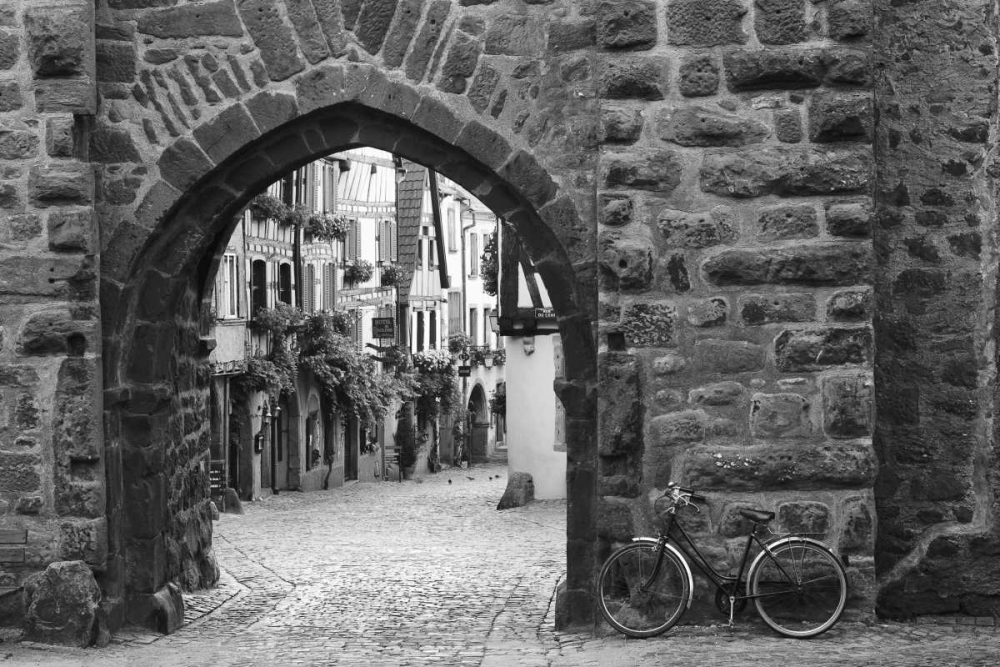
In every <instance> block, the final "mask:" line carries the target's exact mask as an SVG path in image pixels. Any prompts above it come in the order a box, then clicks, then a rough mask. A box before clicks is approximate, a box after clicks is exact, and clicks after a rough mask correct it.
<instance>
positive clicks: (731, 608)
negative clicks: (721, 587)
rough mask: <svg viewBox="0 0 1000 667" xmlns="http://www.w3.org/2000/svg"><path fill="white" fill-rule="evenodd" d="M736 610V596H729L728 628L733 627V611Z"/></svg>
mask: <svg viewBox="0 0 1000 667" xmlns="http://www.w3.org/2000/svg"><path fill="white" fill-rule="evenodd" d="M735 609H736V596H735V595H733V594H732V593H730V594H729V628H730V629H732V627H733V611H734V610H735Z"/></svg>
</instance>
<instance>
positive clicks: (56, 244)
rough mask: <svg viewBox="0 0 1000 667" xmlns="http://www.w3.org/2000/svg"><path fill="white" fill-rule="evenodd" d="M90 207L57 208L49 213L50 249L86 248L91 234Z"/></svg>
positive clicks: (91, 218)
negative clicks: (74, 208)
mask: <svg viewBox="0 0 1000 667" xmlns="http://www.w3.org/2000/svg"><path fill="white" fill-rule="evenodd" d="M92 220H93V215H92V213H91V211H90V209H81V210H66V209H59V210H55V211H53V212H51V213H49V218H48V235H49V248H51V249H52V250H87V249H89V248H90V242H91V239H92V236H93V222H92Z"/></svg>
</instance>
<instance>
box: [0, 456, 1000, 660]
mask: <svg viewBox="0 0 1000 667" xmlns="http://www.w3.org/2000/svg"><path fill="white" fill-rule="evenodd" d="M506 474H507V473H506V467H504V466H497V465H492V466H479V467H475V468H473V469H471V470H460V469H452V470H448V471H445V472H442V473H440V474H437V475H433V476H431V477H429V478H427V479H426V480H424V481H423V482H413V481H410V482H405V483H402V484H395V483H393V484H353V485H349V486H347V487H345V488H341V489H335V490H331V491H320V492H312V493H296V492H287V493H282V494H281V495H279V496H277V497H272V498H269V499H267V500H266V501H264V502H261V503H256V504H251V505H248V506H247V507H246V513H245V514H244V515H243V516H237V515H223V516H222V518H221V519H220V521H219V522H218V523H216V534H215V544H216V553H217V556H218V558H219V563H220V565H221V567H222V569H223V571H224V574H223V578H222V580H221V582H220V586H219V587H218V588H216V589H214V590H211V591H206V592H202V593H197V594H191V595H187V596H185V602H186V610H187V614H186V622H185V625H184V627H182V628H181V629H180V630H179V631H178V632H177V633H175V634H173V635H170V636H166V637H163V636H159V635H156V634H154V633H148V632H144V631H134V630H133V631H129V632H124V633H119V634H118V635H116V636H115V638H114V640H113V641H112V644H111V645H110V646H109V647H107V648H104V649H85V650H84V649H67V648H58V647H44V646H39V645H33V644H23V643H22V644H17V643H13V644H12V643H0V665H3V666H5V667H6V666H7V665H17V666H18V667H22V666H23V667H35V666H38V667H43V666H44V667H105V666H107V667H126V666H127V665H142V666H143V667H182V666H183V667H188V666H191V667H195V666H205V667H209V666H212V667H225V666H228V665H232V666H234V667H235V666H240V667H250V666H256V665H260V666H263V665H268V666H275V665H317V666H320V665H377V666H390V665H391V666H402V665H413V666H417V665H421V666H422V665H482V666H484V667H503V666H508V665H510V666H515V667H570V666H573V667H578V666H585V665H586V666H589V665H593V666H594V667H599V666H604V665H621V666H625V665H642V664H662V663H663V662H664V661H666V660H668V659H669V661H670V662H671V663H675V664H690V665H699V666H702V665H705V666H716V665H718V666H721V665H734V666H735V665H773V664H811V665H842V666H845V667H846V666H851V667H857V666H861V665H895V666H899V667H902V666H904V665H905V666H907V667H912V666H917V665H926V666H931V665H933V666H935V667H940V666H943V665H954V666H958V665H961V666H963V667H968V666H970V665H981V666H986V665H995V664H997V662H998V660H1000V632H998V631H997V629H996V627H995V626H993V625H992V624H991V625H989V626H975V625H956V624H954V623H951V624H947V623H945V622H943V621H942V620H941V619H938V620H937V621H935V622H933V623H926V622H924V623H913V624H900V623H879V624H877V625H875V626H871V627H869V626H863V625H859V624H853V623H843V624H841V625H839V626H837V627H835V628H834V629H833V630H832V631H830V632H829V633H827V634H825V635H823V636H821V637H819V638H816V639H814V640H807V641H797V640H791V639H783V638H780V637H777V636H775V635H773V634H771V633H770V632H768V631H767V630H766V629H764V628H763V627H762V626H761V625H760V624H759V622H758V621H757V620H756V615H755V614H754V613H753V612H752V611H747V612H746V613H744V615H743V617H742V618H741V619H740V620H739V621H738V622H737V626H736V627H735V628H733V629H729V628H727V627H724V626H722V625H717V626H709V627H692V626H682V627H678V628H675V629H674V630H672V631H671V632H669V633H667V634H666V635H664V636H662V637H658V638H654V639H650V640H645V641H643V640H626V639H624V638H622V637H620V636H618V635H614V634H609V635H606V636H603V637H592V636H590V635H581V634H563V633H556V632H555V631H554V629H553V617H554V610H553V607H552V605H553V602H554V600H553V593H554V590H555V587H556V584H557V583H558V581H559V578H560V576H562V572H563V569H564V563H563V561H564V555H563V550H564V537H563V535H564V531H565V503H563V502H561V501H543V502H536V503H533V504H531V505H529V506H528V507H523V508H518V509H513V510H507V511H504V512H497V511H496V509H495V507H496V503H497V500H498V499H499V497H500V495H501V494H502V492H503V489H504V487H505V484H506ZM966 620H970V619H966ZM980 621H981V622H982V619H980Z"/></svg>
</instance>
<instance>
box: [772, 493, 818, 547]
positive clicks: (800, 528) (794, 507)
mask: <svg viewBox="0 0 1000 667" xmlns="http://www.w3.org/2000/svg"><path fill="white" fill-rule="evenodd" d="M778 525H780V526H781V531H782V532H786V533H806V534H809V535H812V536H813V537H815V538H816V539H819V540H823V539H825V536H826V533H827V531H828V530H830V508H829V507H828V506H827V505H826V504H825V503H818V502H809V501H796V502H790V503H782V504H780V505H778Z"/></svg>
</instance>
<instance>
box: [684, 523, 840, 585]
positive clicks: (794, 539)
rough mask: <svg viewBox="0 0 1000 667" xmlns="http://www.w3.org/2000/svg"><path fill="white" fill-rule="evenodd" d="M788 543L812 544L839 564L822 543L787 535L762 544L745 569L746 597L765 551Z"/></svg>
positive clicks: (834, 555)
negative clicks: (752, 574)
mask: <svg viewBox="0 0 1000 667" xmlns="http://www.w3.org/2000/svg"><path fill="white" fill-rule="evenodd" d="M788 542H800V543H801V542H808V543H809V544H812V545H813V546H817V547H819V548H820V549H822V550H823V551H826V552H827V553H829V554H830V555H831V556H833V557H834V559H835V560H837V562H840V558H838V557H837V554H835V553H833V549H831V548H830V547H829V546H827V545H826V544H824V543H823V542H820V541H819V540H814V539H813V538H811V537H799V536H797V535H788V536H787V537H780V538H778V539H776V540H774V541H773V542H767V543H765V544H764V549H761V551H760V553H759V554H757V557H756V558H754V559H753V562H752V563H750V567H749V569H747V595H750V594H751V593H750V579H751V577H750V573H751V572H753V571H754V568H755V567H757V565H758V564H759V563H760V561H761V560H763V559H764V558H766V557H767V551H766V550H770V549H772V548H773V547H777V546H780V545H782V544H786V543H788ZM667 546H670V545H669V544H668V545H667Z"/></svg>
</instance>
